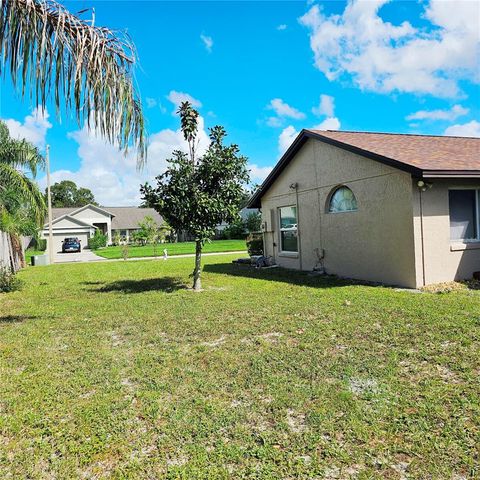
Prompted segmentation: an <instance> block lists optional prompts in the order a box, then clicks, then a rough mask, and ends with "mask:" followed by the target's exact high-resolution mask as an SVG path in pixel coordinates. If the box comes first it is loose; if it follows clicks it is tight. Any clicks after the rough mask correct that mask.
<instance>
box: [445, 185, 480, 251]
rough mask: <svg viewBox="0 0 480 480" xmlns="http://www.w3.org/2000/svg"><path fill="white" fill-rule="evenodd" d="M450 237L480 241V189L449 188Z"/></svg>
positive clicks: (467, 240) (458, 239)
mask: <svg viewBox="0 0 480 480" xmlns="http://www.w3.org/2000/svg"><path fill="white" fill-rule="evenodd" d="M448 203H449V209H450V238H451V239H452V240H456V241H461V242H475V241H480V234H479V232H480V218H479V217H480V216H479V211H480V190H477V189H469V190H468V189H466V190H460V189H459V190H449V192H448Z"/></svg>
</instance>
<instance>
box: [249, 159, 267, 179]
mask: <svg viewBox="0 0 480 480" xmlns="http://www.w3.org/2000/svg"><path fill="white" fill-rule="evenodd" d="M248 169H249V170H250V182H251V183H262V182H263V181H264V180H265V178H267V175H268V174H269V173H270V172H271V171H272V169H273V167H260V166H259V165H257V164H256V163H251V164H249V165H248Z"/></svg>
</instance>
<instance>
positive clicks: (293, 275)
mask: <svg viewBox="0 0 480 480" xmlns="http://www.w3.org/2000/svg"><path fill="white" fill-rule="evenodd" d="M203 270H204V271H205V272H208V273H219V274H222V275H230V276H233V277H245V278H252V279H258V280H270V281H272V282H285V283H290V284H293V285H299V286H305V287H314V288H334V287H347V286H352V285H364V286H370V287H378V286H385V285H381V284H379V283H372V282H365V281H362V280H355V279H351V278H339V277H336V276H335V275H319V274H314V273H312V272H301V271H299V270H289V269H287V268H281V267H277V268H266V269H262V268H254V267H252V266H250V265H236V264H233V263H212V264H207V265H205V266H204V267H203Z"/></svg>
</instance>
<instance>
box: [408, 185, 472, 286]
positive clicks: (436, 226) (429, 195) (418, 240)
mask: <svg viewBox="0 0 480 480" xmlns="http://www.w3.org/2000/svg"><path fill="white" fill-rule="evenodd" d="M431 184H432V188H430V189H429V190H427V191H425V192H423V193H421V202H422V205H421V206H422V210H423V249H422V222H421V218H420V192H419V190H418V188H417V187H416V184H415V182H414V184H413V207H414V209H413V212H414V226H415V245H416V248H415V252H416V256H415V257H416V258H415V262H416V265H417V280H416V281H417V285H423V282H424V279H423V276H425V284H427V285H428V284H431V283H440V282H448V281H452V280H463V279H466V278H471V277H472V273H473V272H475V271H480V243H477V244H461V243H459V242H452V241H451V240H450V214H449V205H448V190H449V188H465V187H469V188H470V187H476V188H480V180H465V179H457V180H437V179H432V180H431ZM422 250H423V252H424V255H425V258H424V267H425V272H424V271H423V264H422Z"/></svg>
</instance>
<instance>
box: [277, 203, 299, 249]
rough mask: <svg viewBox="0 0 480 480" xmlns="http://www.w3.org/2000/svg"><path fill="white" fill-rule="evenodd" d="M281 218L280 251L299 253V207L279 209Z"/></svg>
mask: <svg viewBox="0 0 480 480" xmlns="http://www.w3.org/2000/svg"><path fill="white" fill-rule="evenodd" d="M278 210H279V216H280V250H281V251H282V252H298V225H297V207H295V206H290V207H282V208H279V209H278Z"/></svg>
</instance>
